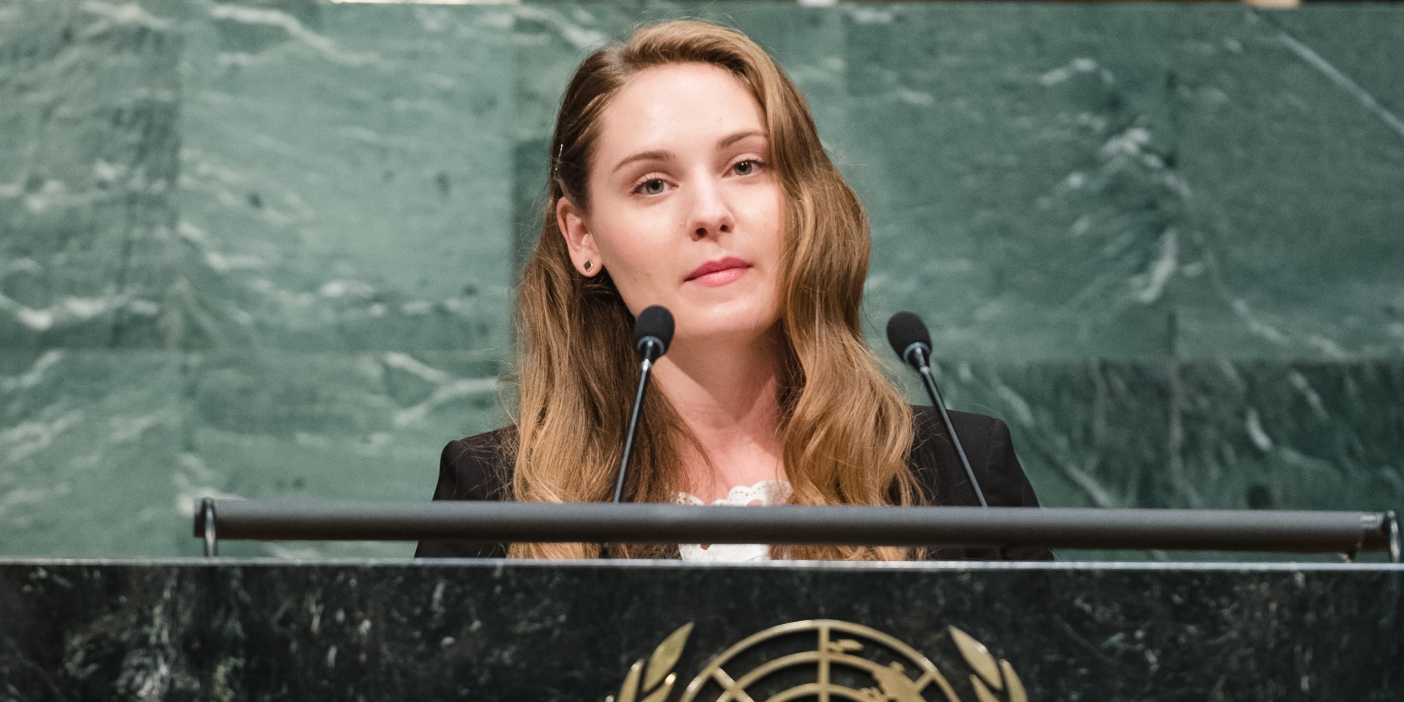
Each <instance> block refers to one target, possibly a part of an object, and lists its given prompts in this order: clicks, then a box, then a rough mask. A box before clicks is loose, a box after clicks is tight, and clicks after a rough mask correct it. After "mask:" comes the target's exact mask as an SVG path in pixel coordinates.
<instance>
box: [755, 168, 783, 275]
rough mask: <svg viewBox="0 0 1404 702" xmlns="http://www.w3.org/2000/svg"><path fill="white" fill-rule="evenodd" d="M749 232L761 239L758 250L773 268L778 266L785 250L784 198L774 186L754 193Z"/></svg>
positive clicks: (777, 187)
mask: <svg viewBox="0 0 1404 702" xmlns="http://www.w3.org/2000/svg"><path fill="white" fill-rule="evenodd" d="M750 211H751V212H752V213H753V215H752V222H751V227H750V228H751V230H752V231H754V232H756V234H757V238H759V239H761V241H760V242H759V243H760V246H759V247H758V248H760V249H762V250H763V251H764V252H765V255H766V256H767V257H768V258H769V259H770V262H771V265H772V267H773V268H776V267H778V266H779V264H780V256H781V254H782V252H783V251H784V248H785V198H784V195H783V194H782V193H781V192H780V187H779V186H778V185H777V186H774V187H770V188H765V189H763V191H762V192H758V193H756V198H755V201H754V202H753V203H752V208H751V210H750Z"/></svg>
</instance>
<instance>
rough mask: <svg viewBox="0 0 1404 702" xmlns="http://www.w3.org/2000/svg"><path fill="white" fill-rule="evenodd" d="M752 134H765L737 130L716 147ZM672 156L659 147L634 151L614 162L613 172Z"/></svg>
mask: <svg viewBox="0 0 1404 702" xmlns="http://www.w3.org/2000/svg"><path fill="white" fill-rule="evenodd" d="M754 136H758V137H764V136H765V132H763V131H761V130H759V129H747V130H746V131H743V132H737V133H735V134H732V135H730V136H728V137H726V138H724V139H722V140H721V141H719V142H717V148H719V149H725V148H726V147H728V146H731V145H732V144H735V143H736V142H738V141H741V140H742V139H745V138H746V137H754ZM673 157H674V154H673V152H671V151H668V150H665V149H659V150H655V151H641V152H639V153H636V154H634V155H632V156H629V157H627V158H625V159H624V160H622V161H620V162H619V163H617V164H615V165H614V172H616V173H617V172H619V170H620V169H621V168H623V167H625V166H627V165H629V164H631V163H634V162H635V161H666V160H668V159H670V158H673Z"/></svg>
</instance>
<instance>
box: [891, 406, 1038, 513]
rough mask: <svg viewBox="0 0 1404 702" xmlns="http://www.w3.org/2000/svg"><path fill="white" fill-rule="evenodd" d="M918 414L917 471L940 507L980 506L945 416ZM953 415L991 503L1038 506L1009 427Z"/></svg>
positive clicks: (922, 409)
mask: <svg viewBox="0 0 1404 702" xmlns="http://www.w3.org/2000/svg"><path fill="white" fill-rule="evenodd" d="M912 414H913V417H914V421H915V424H916V427H915V429H916V436H915V440H914V442H913V446H912V467H913V469H914V470H915V472H916V474H917V475H918V477H919V479H921V480H922V482H923V483H925V484H926V485H927V486H929V487H932V488H935V492H936V503H937V504H971V505H975V504H979V499H978V498H977V497H976V496H975V493H974V490H973V488H972V487H971V486H970V485H969V478H968V477H967V476H966V474H965V467H964V466H962V465H961V463H960V457H959V455H958V454H957V453H956V450H955V443H954V442H953V441H952V440H951V437H950V432H948V431H946V426H945V423H944V422H942V421H941V415H940V412H938V411H937V410H936V408H934V407H926V406H915V407H913V408H912ZM948 414H949V415H950V417H951V425H952V426H954V427H955V431H956V435H957V436H958V437H959V439H960V445H961V448H963V449H964V450H965V456H966V458H967V459H968V460H969V461H970V468H971V470H973V471H974V472H975V478H976V480H978V481H979V483H980V491H981V492H982V493H983V494H984V495H985V500H986V501H987V502H988V503H989V504H990V505H992V506H997V507H1036V506H1038V498H1037V497H1035V496H1034V492H1033V486H1032V485H1030V484H1029V480H1028V477H1027V476H1026V475H1025V474H1024V467H1023V466H1022V465H1021V464H1020V463H1019V457H1018V456H1017V455H1016V454H1015V453H1014V441H1013V438H1012V437H1011V436H1010V433H1009V425H1008V424H1005V423H1004V421H1003V420H1001V419H998V418H996V417H990V416H986V415H983V414H975V413H972V412H956V411H949V412H948ZM942 493H944V494H942ZM967 493H968V494H967Z"/></svg>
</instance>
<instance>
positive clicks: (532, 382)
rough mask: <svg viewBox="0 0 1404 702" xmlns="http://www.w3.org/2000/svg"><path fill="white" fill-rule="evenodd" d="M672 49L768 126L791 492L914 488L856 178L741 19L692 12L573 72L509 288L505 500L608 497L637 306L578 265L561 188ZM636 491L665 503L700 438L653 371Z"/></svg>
mask: <svg viewBox="0 0 1404 702" xmlns="http://www.w3.org/2000/svg"><path fill="white" fill-rule="evenodd" d="M677 63H705V64H712V65H716V66H720V67H722V68H725V69H727V70H729V71H731V73H732V74H733V75H734V76H736V78H737V79H738V80H739V81H740V82H741V83H742V84H743V85H744V86H745V87H746V88H748V89H749V90H750V92H751V94H752V95H753V96H754V97H755V99H756V102H757V103H758V104H759V105H760V108H761V111H762V114H763V119H764V120H765V123H766V128H767V130H768V132H769V143H770V147H769V148H770V152H771V153H770V154H768V157H769V161H770V164H771V165H770V166H769V167H770V168H772V172H773V173H775V174H776V177H777V179H778V181H779V183H780V185H781V187H782V189H783V190H784V193H785V196H786V198H785V200H786V207H785V220H786V221H785V235H784V236H785V239H784V248H783V251H784V254H783V256H784V263H783V267H782V268H783V271H784V272H783V274H782V277H781V282H780V287H781V289H780V300H781V302H780V315H781V327H782V331H783V338H784V352H783V362H782V368H781V377H780V383H779V387H780V389H779V395H780V396H779V397H778V398H777V400H778V401H779V406H780V412H781V415H782V416H781V417H779V420H780V431H781V439H782V443H783V453H782V460H783V465H784V469H785V475H786V477H787V479H788V480H789V482H790V484H791V486H792V488H793V491H794V492H793V496H792V498H791V503H792V504H804V505H828V504H846V505H884V504H894V503H896V504H913V503H915V502H917V501H920V500H922V499H923V496H921V495H920V494H919V490H918V488H917V486H916V483H915V480H914V479H913V477H912V474H911V471H910V470H909V468H908V467H907V457H908V452H909V451H910V448H911V443H912V431H913V430H912V413H911V408H910V407H909V406H908V405H907V404H906V402H905V401H904V400H903V398H902V396H901V395H900V394H899V393H898V392H897V390H896V388H895V387H893V385H892V383H891V382H890V381H889V380H888V379H887V377H886V376H884V375H883V373H882V371H881V369H880V365H879V363H878V360H877V358H876V356H874V354H873V352H872V351H871V350H870V349H869V348H868V346H867V344H866V342H865V341H864V338H863V333H862V324H861V322H860V319H859V307H860V304H861V301H862V293H863V283H864V279H865V278H866V277H867V272H868V256H869V250H870V248H871V235H870V233H869V230H868V221H867V217H866V215H865V214H864V212H863V208H862V205H861V204H860V203H859V201H858V197H857V195H856V194H854V192H853V190H852V189H851V188H850V187H849V186H848V184H847V183H845V182H844V180H843V177H842V176H841V175H840V174H839V172H838V169H837V168H835V167H834V165H833V163H832V162H830V160H829V158H828V156H827V154H825V153H824V148H823V146H822V145H821V144H820V143H819V135H818V132H817V130H816V129H815V126H814V119H813V118H812V117H811V116H810V114H809V108H808V107H807V105H806V104H805V101H804V97H803V96H802V95H801V94H800V92H799V90H798V89H796V88H795V86H794V84H793V83H791V82H790V80H789V79H788V78H786V77H785V75H784V74H783V73H781V71H780V69H779V68H778V67H777V66H776V65H775V63H774V62H773V61H772V60H771V59H770V57H769V56H768V55H767V54H766V53H765V51H764V50H763V49H761V48H760V47H759V46H757V45H756V44H755V42H753V41H751V40H750V39H749V38H747V37H746V35H744V34H742V33H741V32H738V31H735V30H732V29H727V28H724V27H718V26H715V25H711V24H706V23H703V22H696V21H674V22H667V23H663V24H657V25H653V26H649V27H645V28H642V29H640V30H638V31H637V32H636V33H635V34H634V35H633V36H632V37H631V38H630V39H629V40H628V41H626V42H622V43H614V44H611V45H609V46H606V47H604V48H602V49H600V50H598V51H596V52H595V53H593V54H591V55H590V57H589V58H586V59H585V61H584V62H583V63H581V64H580V67H579V68H578V69H577V70H576V72H575V76H574V78H572V79H571V81H570V85H569V87H567V88H566V92H565V96H564V98H563V100H562V104H561V111H560V115H559V117H558V119H557V121H556V131H555V137H554V139H553V141H552V152H553V153H552V156H553V158H552V162H551V163H552V174H551V179H550V184H549V186H548V187H549V193H548V202H547V205H546V211H545V217H544V223H543V226H542V229H541V241H540V243H538V244H537V247H536V250H535V251H534V252H533V254H532V256H531V259H530V261H528V263H527V265H526V268H525V270H524V271H523V273H522V280H521V284H520V287H519V288H518V291H517V310H516V314H517V320H516V321H517V329H518V331H519V339H518V354H517V368H516V374H517V391H518V401H519V412H518V413H517V416H516V417H515V420H516V432H515V436H514V439H513V441H514V443H513V444H512V445H510V446H507V447H506V449H507V451H508V452H509V454H508V455H512V454H515V466H514V470H513V472H512V475H511V498H512V499H514V500H519V501H542V502H591V501H603V500H607V499H609V498H610V496H611V495H612V493H613V488H614V482H615V479H616V475H617V470H618V468H619V460H620V458H621V456H622V453H623V447H622V444H623V437H624V433H625V431H626V428H627V421H628V412H629V409H630V406H631V405H632V400H633V398H632V395H633V390H634V388H635V385H636V384H637V382H638V373H639V364H638V359H637V358H636V356H635V354H634V351H633V349H632V348H631V345H630V342H631V338H632V334H631V332H632V329H633V317H632V316H631V315H630V313H629V310H628V309H627V308H626V307H625V305H624V302H623V300H622V299H621V298H620V296H619V292H618V291H617V290H616V289H615V286H614V283H613V281H612V280H611V279H610V277H609V274H608V272H607V271H606V272H602V273H600V274H599V275H596V276H594V277H592V278H587V277H585V276H582V275H580V274H579V273H578V272H577V271H576V270H575V269H574V267H573V266H572V265H571V261H570V257H569V255H568V250H567V248H566V244H565V239H564V238H563V237H562V235H561V232H560V230H559V228H558V227H557V223H556V216H555V212H556V203H557V202H558V201H559V200H560V199H561V198H569V199H570V201H571V202H573V203H574V204H575V205H576V206H577V207H579V208H581V209H582V210H587V209H588V207H589V190H588V174H589V169H590V158H591V155H592V148H593V146H594V144H595V142H596V139H597V137H598V134H599V128H600V127H599V121H600V115H601V113H602V112H603V110H604V108H605V106H606V105H607V104H608V102H609V100H610V99H611V98H612V97H613V96H614V95H615V94H616V93H618V92H619V90H620V89H621V88H622V87H623V86H624V85H625V84H626V83H627V82H628V81H629V79H630V78H632V77H633V76H634V75H636V74H638V73H639V72H640V71H642V70H644V69H647V68H652V67H657V66H664V65H669V64H677ZM643 416H644V419H643V421H642V423H641V425H640V427H639V433H638V437H637V439H636V440H635V448H634V454H633V457H632V460H631V463H632V464H633V469H632V470H631V471H630V472H629V474H628V480H627V482H626V483H625V486H624V494H625V498H626V499H627V501H629V502H672V501H673V500H674V499H675V496H676V495H677V492H678V490H679V489H681V487H682V485H683V460H682V456H683V452H682V451H681V450H680V449H681V448H682V447H684V446H687V447H692V448H696V447H698V444H697V441H696V439H695V438H694V437H693V435H692V434H691V432H690V431H689V430H688V429H687V427H686V425H685V424H684V423H683V421H682V419H681V418H680V417H679V416H678V414H677V412H676V411H675V410H674V409H673V407H672V406H671V405H670V404H669V402H668V400H667V398H666V396H665V395H664V394H663V393H662V392H661V391H660V390H659V389H658V388H657V386H656V385H653V386H650V387H649V389H648V393H647V395H646V396H645V398H644V412H643ZM597 553H598V551H597V547H592V546H588V545H586V544H533V543H517V544H513V545H512V547H511V550H510V555H512V556H514V557H534V558H585V557H591V556H594V555H596V554H597ZM614 553H615V555H617V556H625V557H641V556H642V557H660V556H667V555H671V554H675V553H676V547H675V546H615V547H614ZM785 554H786V555H788V556H789V557H792V558H828V559H853V560H858V559H884V560H897V559H902V558H905V557H907V555H908V553H907V551H906V550H905V549H899V548H889V547H882V548H870V547H861V548H860V547H811V546H805V547H791V548H787V549H785Z"/></svg>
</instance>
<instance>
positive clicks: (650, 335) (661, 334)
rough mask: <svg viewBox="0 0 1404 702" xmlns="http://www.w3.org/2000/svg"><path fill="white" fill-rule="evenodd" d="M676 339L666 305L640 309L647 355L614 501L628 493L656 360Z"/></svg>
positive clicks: (640, 337) (637, 344)
mask: <svg viewBox="0 0 1404 702" xmlns="http://www.w3.org/2000/svg"><path fill="white" fill-rule="evenodd" d="M671 343H673V313H672V312H669V311H668V309H667V308H666V307H660V306H658V305H654V306H652V307H649V308H647V309H645V310H644V311H643V312H640V313H639V317H638V319H636V320H634V350H635V351H637V352H638V353H639V355H640V356H643V363H642V364H640V366H639V370H640V371H641V373H640V375H639V391H638V393H637V394H635V395H634V413H633V415H631V416H630V417H629V433H628V435H627V436H625V438H624V458H623V460H621V461H619V480H618V482H616V483H615V485H614V502H615V503H616V504H618V503H619V498H620V496H621V495H623V494H624V475H625V474H626V473H627V472H628V470H629V454H631V453H633V452H634V434H635V432H637V431H638V428H639V412H640V411H641V410H643V398H644V390H645V389H647V388H648V376H649V372H650V371H652V370H653V362H654V361H656V360H658V358H659V357H661V356H662V355H663V354H665V353H668V345H669V344H671Z"/></svg>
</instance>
